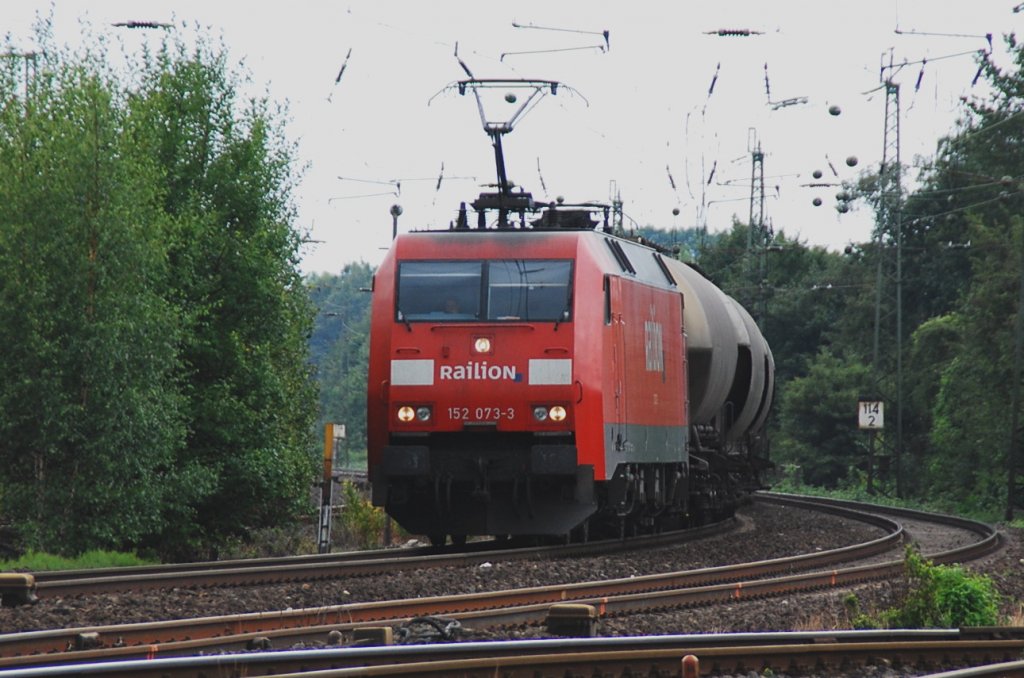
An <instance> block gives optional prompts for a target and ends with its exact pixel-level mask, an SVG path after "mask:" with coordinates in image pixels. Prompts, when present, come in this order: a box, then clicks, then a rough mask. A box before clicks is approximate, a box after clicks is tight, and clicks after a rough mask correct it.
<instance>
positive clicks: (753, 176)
mask: <svg viewBox="0 0 1024 678" xmlns="http://www.w3.org/2000/svg"><path fill="white" fill-rule="evenodd" d="M750 133H751V137H750V144H749V146H750V218H749V221H748V222H747V223H748V226H747V256H748V261H750V258H752V257H757V271H756V275H757V286H756V287H757V295H758V296H757V301H758V304H757V309H758V311H757V316H758V317H757V324H758V326H759V327H760V328H761V332H764V330H765V325H766V324H767V321H768V297H767V294H768V289H767V285H768V242H769V241H770V240H771V229H770V227H768V226H767V224H766V223H765V218H764V152H763V151H762V150H761V142H760V141H757V142H756V144H755V138H756V135H755V134H754V130H751V131H750ZM751 268H753V267H751Z"/></svg>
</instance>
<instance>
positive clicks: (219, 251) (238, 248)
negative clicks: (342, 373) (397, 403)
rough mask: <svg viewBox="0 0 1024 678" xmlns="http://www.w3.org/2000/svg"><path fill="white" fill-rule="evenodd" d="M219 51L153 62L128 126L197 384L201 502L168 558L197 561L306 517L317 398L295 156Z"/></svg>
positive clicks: (196, 462)
mask: <svg viewBox="0 0 1024 678" xmlns="http://www.w3.org/2000/svg"><path fill="white" fill-rule="evenodd" d="M238 88H239V82H238V80H237V76H235V75H234V74H232V73H231V72H230V71H229V70H228V68H227V64H226V56H225V53H224V52H223V51H220V52H215V51H213V50H212V49H211V48H210V47H208V46H207V45H206V44H205V43H204V42H202V41H200V43H199V45H198V46H197V47H196V48H195V49H194V50H193V51H192V52H188V51H187V50H186V48H185V46H184V45H183V44H181V43H176V44H165V45H164V48H163V49H162V50H160V51H158V52H156V53H155V54H152V55H150V54H147V55H146V58H145V68H144V71H143V76H142V78H141V85H140V87H139V91H138V92H137V95H136V96H135V97H133V98H132V104H131V116H132V118H133V120H137V121H138V124H139V126H140V129H145V130H150V133H149V134H148V135H146V136H145V137H144V138H143V139H141V140H140V143H143V144H144V145H145V147H146V149H147V150H148V151H149V152H150V153H151V154H152V158H153V161H154V162H155V163H157V165H158V166H160V167H161V168H163V171H164V175H163V179H164V180H163V185H162V187H161V188H162V194H163V197H164V211H165V212H166V213H167V214H168V215H169V217H170V218H171V220H172V232H171V234H170V236H169V238H168V240H167V257H168V261H169V262H170V270H171V286H170V289H169V294H168V296H169V298H171V299H172V300H173V301H174V302H175V303H176V305H177V306H178V307H179V308H180V309H181V310H182V319H183V323H184V328H185V332H184V335H183V336H184V341H183V342H182V344H181V345H180V348H179V355H180V358H181V361H182V365H183V371H184V377H185V379H186V380H187V384H188V400H189V409H188V413H187V423H188V438H187V441H186V446H185V449H184V450H183V451H182V453H181V455H180V463H182V464H183V465H184V466H186V467H188V468H193V469H196V478H195V480H196V487H197V489H198V491H200V492H201V493H202V494H203V497H202V499H201V500H200V501H198V502H197V501H188V502H183V503H180V504H179V505H177V506H176V507H175V511H176V513H177V519H176V520H175V521H174V525H175V526H176V527H177V534H176V536H175V537H174V538H173V539H169V535H167V534H164V535H162V539H163V545H164V548H167V547H168V544H172V545H173V546H172V548H173V549H175V550H176V551H178V552H179V553H181V554H183V555H190V554H191V553H192V552H193V551H194V550H195V548H196V545H197V544H202V543H205V542H208V541H211V540H214V541H215V540H216V537H217V536H218V535H220V536H223V535H228V534H240V533H241V534H244V533H245V532H246V531H247V529H248V528H249V527H252V526H261V525H267V524H273V523H275V522H276V521H278V520H279V519H280V517H281V516H286V515H291V514H294V513H295V512H298V511H302V510H303V509H304V507H305V506H306V505H307V504H308V499H307V493H308V487H309V482H310V479H311V477H312V475H313V474H314V455H313V454H311V450H313V449H315V441H314V438H313V430H312V429H313V423H314V420H315V403H316V400H315V398H316V395H315V388H314V382H313V380H312V374H311V370H310V367H309V365H308V362H307V355H308V354H307V351H308V347H307V344H306V341H307V338H308V336H309V332H310V330H311V327H312V308H311V306H310V304H309V299H308V296H307V293H306V289H305V286H304V285H303V282H302V279H301V276H300V275H299V273H298V271H297V269H296V266H297V263H298V258H299V256H298V251H299V247H300V245H301V240H300V237H299V234H298V233H297V232H296V231H295V230H294V229H293V228H292V226H291V222H292V221H293V220H294V217H295V213H294V206H293V205H292V204H291V201H290V190H291V188H292V187H293V185H294V181H295V177H294V176H293V172H294V169H293V167H294V158H293V156H294V149H293V147H292V146H290V145H289V144H288V143H287V142H286V141H285V139H284V137H283V133H282V126H281V121H280V119H279V117H278V116H277V115H276V114H274V113H273V112H272V111H271V110H270V105H269V103H268V102H267V101H265V100H258V99H256V100H251V101H249V102H248V103H247V104H246V105H245V106H244V107H243V106H242V105H241V104H240V103H239V102H238Z"/></svg>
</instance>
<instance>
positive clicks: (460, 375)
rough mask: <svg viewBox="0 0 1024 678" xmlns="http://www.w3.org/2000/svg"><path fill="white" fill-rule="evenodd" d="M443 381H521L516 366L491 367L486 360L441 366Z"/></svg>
mask: <svg viewBox="0 0 1024 678" xmlns="http://www.w3.org/2000/svg"><path fill="white" fill-rule="evenodd" d="M439 376H440V378H441V380H442V381H443V380H452V381H470V380H472V381H503V380H509V381H520V380H521V379H522V377H520V376H519V373H518V372H517V371H516V368H515V366H514V365H489V364H488V363H487V361H486V360H484V361H481V362H477V361H475V360H471V361H469V362H468V363H466V364H465V365H441V368H440V375H439Z"/></svg>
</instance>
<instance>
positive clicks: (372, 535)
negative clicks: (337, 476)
mask: <svg viewBox="0 0 1024 678" xmlns="http://www.w3.org/2000/svg"><path fill="white" fill-rule="evenodd" d="M341 496H342V500H343V502H344V503H343V507H342V509H341V526H342V529H344V531H345V536H346V537H347V538H349V539H351V540H353V541H355V542H356V543H357V544H358V545H359V548H364V549H367V548H374V547H376V546H379V545H380V543H381V539H382V536H383V533H384V523H385V522H386V521H387V515H386V514H385V513H384V511H383V510H382V509H380V508H379V507H377V506H374V505H373V504H372V503H371V502H370V500H369V499H367V498H365V497H364V496H363V495H362V493H360V491H359V488H358V487H356V486H355V485H354V484H353V483H350V482H348V481H346V482H344V483H342V485H341Z"/></svg>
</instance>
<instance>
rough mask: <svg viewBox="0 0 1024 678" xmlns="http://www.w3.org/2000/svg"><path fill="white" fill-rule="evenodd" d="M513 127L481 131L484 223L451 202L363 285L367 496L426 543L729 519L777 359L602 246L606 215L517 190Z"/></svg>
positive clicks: (681, 281)
mask: <svg viewBox="0 0 1024 678" xmlns="http://www.w3.org/2000/svg"><path fill="white" fill-rule="evenodd" d="M480 82H483V81H474V80H470V81H463V83H460V84H463V85H467V86H469V87H472V86H473V85H474V84H475V83H480ZM515 82H519V81H515ZM503 84H506V85H507V83H506V82H505V81H503ZM546 84H550V83H546ZM485 129H488V126H487V124H486V123H485ZM510 130H511V126H510V125H509V126H508V127H506V128H502V129H496V128H493V127H492V128H491V129H488V132H489V134H490V135H491V137H492V140H493V142H494V146H495V152H496V157H497V159H498V178H499V183H498V191H497V192H495V193H484V194H481V195H480V197H479V198H478V199H477V200H476V201H475V202H473V203H472V208H473V209H474V211H475V212H476V214H477V225H476V227H475V228H470V226H469V219H468V216H467V214H468V211H467V209H466V207H465V205H463V207H462V208H461V209H460V214H459V218H458V220H457V222H456V223H455V224H453V225H452V226H451V227H450V228H449V229H448V230H444V231H423V232H414V233H409V234H403V235H399V236H397V237H396V239H395V240H394V243H393V246H392V247H391V250H390V251H389V252H388V254H387V256H386V257H385V259H384V261H383V263H382V264H381V266H380V267H379V268H378V270H377V272H376V274H375V276H374V290H373V302H372V327H371V343H370V366H369V379H368V438H369V440H368V444H369V460H368V464H369V469H368V470H369V478H370V481H371V483H372V487H373V502H374V504H376V505H378V506H383V507H385V509H386V510H387V512H388V514H390V515H391V516H392V517H393V518H394V519H395V520H396V521H397V522H398V523H399V524H400V525H401V526H402V527H403V528H405V529H406V530H407V531H409V532H411V533H414V534H425V535H429V536H430V538H431V540H432V541H433V542H434V543H443V542H444V541H445V539H446V536H450V537H451V539H452V541H453V542H456V543H458V542H461V541H464V540H465V538H466V537H467V536H469V535H499V536H500V535H553V536H563V535H568V534H572V533H575V534H576V535H577V536H578V537H582V538H586V536H587V535H588V532H590V531H592V529H593V528H597V529H599V530H600V531H601V532H602V533H608V532H609V531H614V532H615V533H617V534H621V533H623V532H624V531H634V530H650V529H661V528H663V527H668V526H676V525H684V524H695V523H702V522H707V521H708V520H712V519H716V518H719V517H722V516H724V515H728V514H730V513H731V511H732V509H733V507H734V505H735V502H736V500H737V499H738V497H740V496H741V494H742V493H743V492H744V491H746V490H749V489H751V488H752V487H757V486H759V483H758V480H757V471H758V469H759V468H761V467H763V465H764V463H765V462H764V458H763V455H764V449H763V441H762V439H761V435H760V431H761V429H762V427H763V424H764V421H765V418H766V416H767V410H768V406H769V404H770V402H771V394H772V386H773V382H772V375H773V372H774V368H773V364H772V359H771V352H770V351H769V349H768V346H767V344H766V343H765V341H764V338H763V337H762V336H761V333H760V332H759V331H758V329H757V326H756V324H755V323H754V322H753V320H752V319H751V318H750V316H749V314H747V313H746V311H744V310H743V309H742V308H741V307H740V306H739V304H737V303H736V302H735V301H733V300H732V299H731V298H730V297H728V296H726V295H725V294H724V293H723V292H721V290H719V289H718V288H716V287H714V285H712V284H711V283H710V282H708V281H707V280H706V279H705V278H703V277H702V276H701V275H700V274H699V273H698V272H697V271H695V270H694V269H692V268H691V267H689V266H687V265H685V264H683V263H681V262H678V261H676V260H674V259H672V258H671V257H670V256H667V255H666V254H665V253H663V252H659V251H657V250H655V249H652V248H649V247H646V246H644V245H641V244H639V243H637V242H634V241H631V240H630V239H628V238H622V237H618V236H616V235H614V234H613V233H612V230H613V229H612V228H611V227H610V225H609V209H608V208H605V207H601V206H595V205H564V204H538V203H535V202H534V201H533V199H532V197H531V196H530V194H529V193H524V192H513V191H512V190H511V185H510V184H509V183H508V182H507V181H506V180H505V178H504V167H503V163H502V156H501V144H500V138H501V136H500V135H501V134H504V133H506V132H508V131H510ZM528 215H529V217H528ZM491 216H494V219H493V220H492V219H491ZM510 217H512V218H510ZM516 217H518V218H517V219H516Z"/></svg>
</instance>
